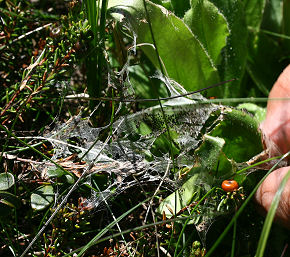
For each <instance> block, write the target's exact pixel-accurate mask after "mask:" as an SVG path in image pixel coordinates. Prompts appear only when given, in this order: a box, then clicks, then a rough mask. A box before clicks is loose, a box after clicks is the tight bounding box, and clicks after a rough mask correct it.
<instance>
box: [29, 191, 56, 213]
mask: <svg viewBox="0 0 290 257" xmlns="http://www.w3.org/2000/svg"><path fill="white" fill-rule="evenodd" d="M54 195H55V194H54V192H53V187H52V186H50V185H48V186H41V187H38V188H37V189H36V190H35V191H34V192H33V193H32V194H31V197H30V200H31V207H32V209H34V210H37V211H40V210H43V209H45V208H46V207H48V206H49V205H50V204H51V203H52V202H53V200H54Z"/></svg>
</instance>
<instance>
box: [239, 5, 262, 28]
mask: <svg viewBox="0 0 290 257" xmlns="http://www.w3.org/2000/svg"><path fill="white" fill-rule="evenodd" d="M244 5H245V15H246V22H247V25H248V26H250V27H252V28H254V29H259V28H260V25H261V22H262V18H263V13H264V9H265V6H266V0H246V1H244Z"/></svg>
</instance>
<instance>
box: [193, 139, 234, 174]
mask: <svg viewBox="0 0 290 257" xmlns="http://www.w3.org/2000/svg"><path fill="white" fill-rule="evenodd" d="M224 145H225V140H224V139H223V138H219V137H212V136H209V135H207V134H206V135H204V137H203V143H202V144H201V146H200V147H199V148H198V149H196V151H195V153H194V155H195V159H196V162H195V165H200V166H201V167H202V168H203V172H210V173H211V174H212V175H213V176H215V177H216V178H220V177H222V176H224V177H225V176H230V175H231V174H233V173H234V172H235V171H236V165H235V162H234V161H231V160H229V159H228V158H227V157H226V155H225V154H224V153H223V147H224Z"/></svg>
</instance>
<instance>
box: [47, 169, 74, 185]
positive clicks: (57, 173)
mask: <svg viewBox="0 0 290 257" xmlns="http://www.w3.org/2000/svg"><path fill="white" fill-rule="evenodd" d="M47 176H48V177H49V178H61V177H64V178H65V181H66V182H67V183H69V184H73V183H74V178H73V176H72V175H68V174H67V173H66V172H65V171H64V170H62V169H60V168H54V169H49V170H48V171H47Z"/></svg>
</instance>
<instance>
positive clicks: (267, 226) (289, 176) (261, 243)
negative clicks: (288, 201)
mask: <svg viewBox="0 0 290 257" xmlns="http://www.w3.org/2000/svg"><path fill="white" fill-rule="evenodd" d="M289 179H290V169H289V171H288V172H287V174H286V176H285V177H284V178H283V180H282V182H281V183H280V186H279V188H278V190H277V192H276V194H275V196H274V199H273V201H272V204H271V207H270V209H269V212H268V214H267V217H266V219H265V223H264V226H263V229H262V232H261V236H260V239H259V243H258V249H257V252H256V255H255V256H256V257H262V256H263V255H264V251H265V248H266V244H267V240H268V237H269V233H270V230H271V226H272V223H273V220H274V217H275V213H276V210H277V207H278V204H279V201H280V197H281V195H282V192H283V190H284V188H285V186H286V183H287V181H288V180H289Z"/></svg>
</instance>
